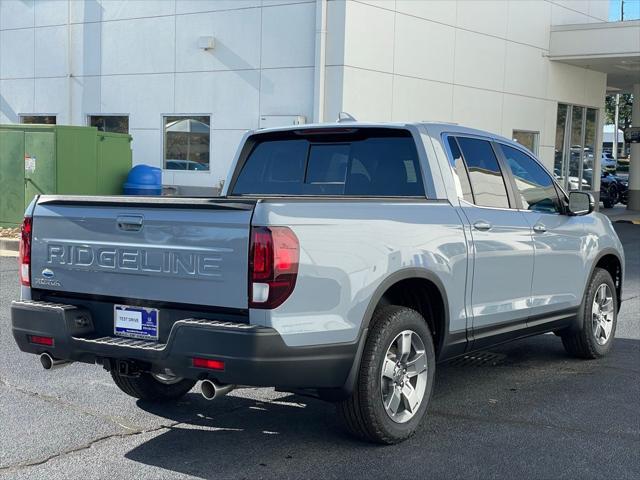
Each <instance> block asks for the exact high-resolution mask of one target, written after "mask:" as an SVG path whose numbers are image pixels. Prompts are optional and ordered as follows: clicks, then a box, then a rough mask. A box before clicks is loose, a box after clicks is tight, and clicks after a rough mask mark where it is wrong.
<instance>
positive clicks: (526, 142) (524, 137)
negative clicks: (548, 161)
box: [512, 130, 540, 155]
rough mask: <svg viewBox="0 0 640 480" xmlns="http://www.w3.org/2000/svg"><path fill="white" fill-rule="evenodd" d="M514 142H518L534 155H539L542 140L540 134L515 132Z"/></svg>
mask: <svg viewBox="0 0 640 480" xmlns="http://www.w3.org/2000/svg"><path fill="white" fill-rule="evenodd" d="M512 138H513V141H514V142H518V143H519V144H520V145H522V146H523V147H526V148H528V149H529V151H530V152H531V153H533V154H534V155H538V141H539V138H540V132H531V131H528V130H514V131H513V136H512Z"/></svg>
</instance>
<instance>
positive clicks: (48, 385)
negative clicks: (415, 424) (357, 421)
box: [0, 224, 640, 479]
mask: <svg viewBox="0 0 640 480" xmlns="http://www.w3.org/2000/svg"><path fill="white" fill-rule="evenodd" d="M616 229H617V230H618V232H619V234H620V236H621V238H622V240H623V243H624V244H625V251H626V257H627V271H626V279H625V291H624V294H623V300H624V303H623V307H622V310H621V312H620V315H619V320H618V331H617V335H616V336H617V338H616V341H615V344H614V348H613V350H612V352H611V354H610V355H609V356H608V357H606V358H604V359H601V360H595V361H583V360H576V359H572V358H570V357H568V356H567V355H565V353H564V350H563V348H562V345H561V342H560V340H559V339H558V338H557V337H555V336H554V335H542V336H538V337H533V338H529V339H525V340H521V341H518V342H514V343H511V344H508V345H505V346H502V347H499V348H494V349H491V351H490V352H486V354H485V355H484V356H480V357H481V358H484V360H486V361H457V362H453V363H451V364H446V365H440V366H438V370H437V373H436V384H435V391H434V397H433V399H432V403H431V405H430V407H429V411H428V417H427V419H426V421H425V422H424V424H423V426H422V428H421V429H420V430H419V432H418V433H417V434H416V435H415V437H413V438H412V439H410V440H409V441H407V442H405V443H403V444H400V445H396V446H390V447H380V446H374V445H369V444H364V443H360V442H358V441H356V440H353V439H351V438H350V437H349V436H347V435H346V434H345V433H343V431H342V429H341V426H340V423H339V421H338V419H337V418H336V415H335V412H334V409H333V407H332V405H330V404H326V403H323V402H321V401H317V400H313V399H308V398H302V397H298V396H294V395H290V394H286V393H276V392H274V391H273V390H272V389H241V390H236V391H234V392H232V393H231V394H230V395H228V396H226V397H223V398H222V399H221V400H219V401H214V402H207V401H205V400H204V399H202V398H201V396H200V395H199V393H198V391H197V387H196V389H194V391H192V392H191V393H190V394H188V395H187V396H186V397H185V398H184V399H182V400H181V401H179V402H176V403H173V404H169V405H164V406H157V405H152V404H148V403H145V402H142V401H136V400H135V399H133V398H130V397H128V396H126V395H125V394H123V393H121V392H120V391H119V390H118V389H117V387H116V386H115V385H114V384H113V382H112V381H111V378H110V376H109V374H108V373H106V372H105V371H104V370H102V369H101V368H100V367H97V366H91V365H77V364H73V365H71V366H68V367H66V368H63V369H60V370H56V371H53V372H45V371H44V370H42V368H41V367H40V365H39V362H38V360H37V358H36V357H35V356H32V355H27V354H23V353H21V352H19V351H18V349H17V347H16V346H15V343H14V341H13V338H12V336H11V331H10V320H9V306H10V302H11V300H13V299H16V298H17V297H18V288H17V282H16V278H17V269H16V259H15V258H6V257H5V258H0V478H3V479H4V478H7V479H9V478H11V479H20V478H29V479H38V478H48V479H53V478H56V479H57V478H85V479H91V478H111V479H115V478H221V479H222V478H234V479H242V478H251V479H255V478H279V479H286V478H323V479H331V478H381V477H384V478H434V479H439V478H463V477H464V478H479V479H486V478H505V479H506V478H508V479H512V478H538V479H547V478H566V479H575V478H580V479H590V478H593V479H596V478H598V479H599V478H616V479H625V478H628V479H637V478H640V226H637V225H624V224H617V225H616Z"/></svg>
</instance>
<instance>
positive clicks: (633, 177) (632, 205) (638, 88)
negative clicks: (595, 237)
mask: <svg viewBox="0 0 640 480" xmlns="http://www.w3.org/2000/svg"><path fill="white" fill-rule="evenodd" d="M631 124H632V125H633V126H634V127H640V83H636V84H635V85H634V86H633V109H632V110H631ZM627 208H628V209H629V210H640V143H632V144H631V162H630V163H629V205H627Z"/></svg>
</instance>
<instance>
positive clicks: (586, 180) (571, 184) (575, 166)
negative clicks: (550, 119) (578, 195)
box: [553, 104, 598, 190]
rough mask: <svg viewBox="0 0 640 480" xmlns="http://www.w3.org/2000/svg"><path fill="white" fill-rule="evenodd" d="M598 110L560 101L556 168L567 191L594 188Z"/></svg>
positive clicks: (557, 176)
mask: <svg viewBox="0 0 640 480" xmlns="http://www.w3.org/2000/svg"><path fill="white" fill-rule="evenodd" d="M597 112H598V111H597V109H595V108H586V107H580V106H577V105H565V104H558V114H557V122H556V140H555V143H556V145H555V159H554V166H553V167H554V168H553V170H554V174H555V176H556V179H557V180H558V181H559V182H560V184H561V185H562V186H563V187H564V189H565V190H593V183H594V182H593V167H594V164H595V151H596V138H597V135H596V134H597V132H596V130H597Z"/></svg>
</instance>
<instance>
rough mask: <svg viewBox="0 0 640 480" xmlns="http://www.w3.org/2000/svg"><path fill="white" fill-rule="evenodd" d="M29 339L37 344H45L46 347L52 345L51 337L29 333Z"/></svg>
mask: <svg viewBox="0 0 640 480" xmlns="http://www.w3.org/2000/svg"><path fill="white" fill-rule="evenodd" d="M29 341H30V342H31V343H36V344H38V345H46V346H47V347H53V338H51V337H41V336H39V335H29Z"/></svg>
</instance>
